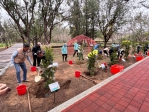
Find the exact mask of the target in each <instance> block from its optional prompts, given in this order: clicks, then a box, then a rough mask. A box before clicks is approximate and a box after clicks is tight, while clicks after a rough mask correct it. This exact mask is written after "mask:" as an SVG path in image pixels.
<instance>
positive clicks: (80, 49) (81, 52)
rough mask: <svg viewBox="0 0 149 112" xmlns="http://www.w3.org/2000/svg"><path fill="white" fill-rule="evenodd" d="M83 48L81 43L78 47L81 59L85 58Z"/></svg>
mask: <svg viewBox="0 0 149 112" xmlns="http://www.w3.org/2000/svg"><path fill="white" fill-rule="evenodd" d="M83 52H84V51H83V48H82V46H81V45H79V47H78V57H79V60H84V58H83Z"/></svg>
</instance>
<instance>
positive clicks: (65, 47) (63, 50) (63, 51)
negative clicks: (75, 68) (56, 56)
mask: <svg viewBox="0 0 149 112" xmlns="http://www.w3.org/2000/svg"><path fill="white" fill-rule="evenodd" d="M61 52H62V59H63V62H64V61H67V53H68V50H67V44H66V43H64V45H63V47H62V49H61Z"/></svg>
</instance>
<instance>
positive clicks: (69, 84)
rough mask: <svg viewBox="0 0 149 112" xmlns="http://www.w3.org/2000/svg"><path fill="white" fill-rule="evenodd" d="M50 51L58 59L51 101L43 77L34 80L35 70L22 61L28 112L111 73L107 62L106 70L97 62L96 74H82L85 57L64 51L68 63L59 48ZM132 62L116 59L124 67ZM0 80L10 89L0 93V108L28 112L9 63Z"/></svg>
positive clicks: (44, 108)
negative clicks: (25, 79)
mask: <svg viewBox="0 0 149 112" xmlns="http://www.w3.org/2000/svg"><path fill="white" fill-rule="evenodd" d="M87 52H88V51H85V53H86V54H87ZM54 54H55V55H54V62H58V64H59V66H58V67H57V71H56V73H55V81H57V82H58V83H59V85H60V89H59V90H58V91H57V92H55V101H54V93H51V92H50V89H49V88H47V89H46V88H44V85H45V84H44V83H45V82H44V80H43V79H41V80H40V81H39V82H37V83H36V82H35V81H34V78H35V76H37V72H36V71H35V72H32V71H30V67H31V66H30V64H29V62H27V61H26V65H27V69H28V74H27V79H28V80H30V82H25V83H23V84H26V85H27V87H28V93H29V96H30V101H31V108H32V112H47V111H48V110H50V109H52V108H54V107H56V106H58V105H60V104H62V103H63V102H65V101H67V100H69V99H71V98H72V97H74V96H76V95H78V94H80V93H82V92H83V91H85V90H87V89H89V88H91V87H92V86H94V85H95V83H94V82H93V81H95V82H96V83H100V82H101V81H103V80H105V79H107V78H108V77H110V76H112V74H111V73H110V67H109V66H108V68H107V70H106V71H103V70H102V69H99V68H98V66H97V68H96V75H95V76H88V75H86V74H87V73H88V71H87V60H83V61H81V63H78V61H77V57H72V52H71V54H69V55H68V61H69V60H72V61H73V64H72V65H70V64H69V63H68V62H63V61H62V56H61V54H60V49H58V48H56V49H54ZM86 54H85V56H86ZM99 62H100V63H103V62H106V63H108V62H109V58H105V57H103V60H99ZM135 62H136V61H135V60H134V59H133V58H132V57H130V58H129V60H128V61H127V62H125V63H123V62H119V64H123V65H124V66H125V68H126V67H128V66H130V65H132V64H133V63H135ZM96 65H97V64H96ZM76 70H77V71H80V72H81V75H83V76H85V77H87V78H90V79H91V80H93V81H91V80H88V79H87V78H84V77H82V76H81V77H79V78H76V77H75V74H74V73H75V71H76ZM21 76H22V75H21ZM0 83H6V84H7V85H8V87H10V88H11V91H10V92H9V93H8V94H7V95H6V96H5V97H0V105H1V106H0V111H1V112H29V106H28V96H27V94H25V95H22V96H19V95H18V94H17V91H16V87H17V86H18V84H17V80H16V76H15V69H14V68H13V67H9V68H8V69H7V71H6V73H5V74H4V75H3V76H1V77H0Z"/></svg>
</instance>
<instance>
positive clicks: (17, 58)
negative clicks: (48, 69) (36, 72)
mask: <svg viewBox="0 0 149 112" xmlns="http://www.w3.org/2000/svg"><path fill="white" fill-rule="evenodd" d="M29 47H30V45H29V44H27V43H25V44H23V48H18V49H17V50H15V51H14V52H13V54H12V55H11V59H10V66H14V67H15V69H16V77H17V80H18V84H19V85H20V84H22V82H28V80H27V68H26V64H25V59H26V58H27V60H28V61H29V63H30V64H31V66H32V65H33V64H32V61H31V60H30V57H29V55H28V50H29ZM20 67H21V69H22V70H23V80H22V81H21V77H20Z"/></svg>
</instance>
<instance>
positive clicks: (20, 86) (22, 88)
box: [16, 84, 26, 95]
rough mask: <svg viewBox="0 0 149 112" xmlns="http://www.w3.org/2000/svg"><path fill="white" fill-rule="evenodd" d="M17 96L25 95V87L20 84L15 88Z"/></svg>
mask: <svg viewBox="0 0 149 112" xmlns="http://www.w3.org/2000/svg"><path fill="white" fill-rule="evenodd" d="M16 90H17V92H18V95H24V94H25V93H26V85H25V84H22V85H19V86H17V87H16Z"/></svg>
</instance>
